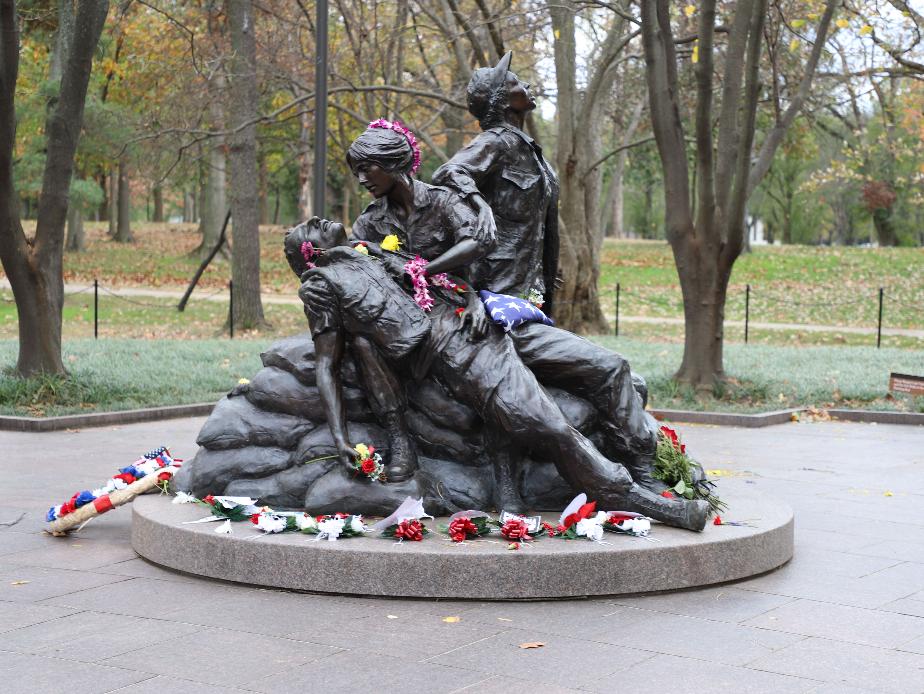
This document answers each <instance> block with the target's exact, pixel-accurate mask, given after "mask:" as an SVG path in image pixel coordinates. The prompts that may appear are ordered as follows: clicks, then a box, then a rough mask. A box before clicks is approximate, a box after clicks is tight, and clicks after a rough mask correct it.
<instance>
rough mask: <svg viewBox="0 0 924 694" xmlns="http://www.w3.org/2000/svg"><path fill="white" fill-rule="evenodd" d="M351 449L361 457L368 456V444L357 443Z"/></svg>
mask: <svg viewBox="0 0 924 694" xmlns="http://www.w3.org/2000/svg"><path fill="white" fill-rule="evenodd" d="M353 450H355V451H356V452H357V453H359V454H360V455H361V456H362V457H363V458H368V457H369V446H367V445H366V444H364V443H357V444H356V445H355V446H353Z"/></svg>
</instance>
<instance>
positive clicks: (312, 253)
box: [299, 241, 321, 270]
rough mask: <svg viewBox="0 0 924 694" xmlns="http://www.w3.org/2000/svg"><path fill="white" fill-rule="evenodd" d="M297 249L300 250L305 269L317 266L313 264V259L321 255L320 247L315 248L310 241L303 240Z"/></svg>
mask: <svg viewBox="0 0 924 694" xmlns="http://www.w3.org/2000/svg"><path fill="white" fill-rule="evenodd" d="M299 250H301V252H302V258H304V259H305V267H306V268H307V269H309V270H313V269H314V268H315V267H317V266H316V265H315V264H314V259H315V258H317V257H318V256H319V255H321V249H320V248H315V247H314V244H313V243H311V241H303V242H302V245H301V248H300V249H299Z"/></svg>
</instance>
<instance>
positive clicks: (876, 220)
mask: <svg viewBox="0 0 924 694" xmlns="http://www.w3.org/2000/svg"><path fill="white" fill-rule="evenodd" d="M873 227H874V228H875V229H876V240H877V241H878V242H879V246H880V247H882V248H885V247H888V246H897V245H898V236H897V235H896V234H895V223H894V222H893V221H892V208H891V207H888V208H885V207H880V208H879V209H876V210H873Z"/></svg>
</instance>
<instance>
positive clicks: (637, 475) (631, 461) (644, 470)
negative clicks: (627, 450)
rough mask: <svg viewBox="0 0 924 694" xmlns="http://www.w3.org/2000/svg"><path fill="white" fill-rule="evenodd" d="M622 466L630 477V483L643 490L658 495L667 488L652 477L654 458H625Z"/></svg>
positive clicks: (646, 456)
mask: <svg viewBox="0 0 924 694" xmlns="http://www.w3.org/2000/svg"><path fill="white" fill-rule="evenodd" d="M622 464H623V466H624V467H625V468H626V470H628V471H629V474H630V475H632V481H633V482H635V483H636V484H638V485H640V486H642V487H644V488H645V489H647V490H649V491H652V492H654V493H655V494H660V493H661V492H663V491H664V490H665V489H667V488H668V486H667V485H666V484H664V482H662V481H661V480H659V479H656V478H655V476H654V474H653V473H654V456H651V455H638V456H627V457H625V458H623V459H622Z"/></svg>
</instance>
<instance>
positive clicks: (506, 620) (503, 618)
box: [497, 617, 513, 622]
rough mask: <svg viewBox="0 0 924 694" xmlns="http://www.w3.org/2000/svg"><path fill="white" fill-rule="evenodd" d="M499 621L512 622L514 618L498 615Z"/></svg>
mask: <svg viewBox="0 0 924 694" xmlns="http://www.w3.org/2000/svg"><path fill="white" fill-rule="evenodd" d="M497 621H498V622H512V621H513V620H512V619H507V618H506V617H498V618H497Z"/></svg>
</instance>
